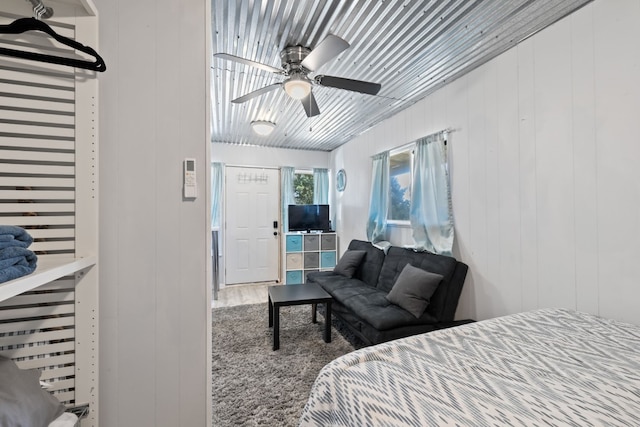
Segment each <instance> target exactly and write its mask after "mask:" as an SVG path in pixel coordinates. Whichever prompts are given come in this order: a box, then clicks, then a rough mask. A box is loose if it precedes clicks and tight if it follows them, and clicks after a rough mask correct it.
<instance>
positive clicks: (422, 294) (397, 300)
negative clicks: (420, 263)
mask: <svg viewBox="0 0 640 427" xmlns="http://www.w3.org/2000/svg"><path fill="white" fill-rule="evenodd" d="M441 281H442V276H441V275H439V274H435V273H429V272H428V271H424V270H422V269H420V268H417V267H414V266H412V265H411V264H407V265H405V266H404V268H403V269H402V272H401V273H400V275H399V276H398V279H397V280H396V283H395V284H394V285H393V288H391V291H390V292H389V294H387V299H388V300H389V301H390V302H392V303H393V304H396V305H399V306H400V307H402V308H404V309H405V310H407V311H408V312H409V313H411V314H413V315H414V316H415V317H416V318H417V317H420V316H422V313H424V310H425V309H426V308H427V306H428V305H429V299H430V298H431V296H432V295H433V293H434V292H435V291H436V288H437V287H438V285H439V284H440V282H441Z"/></svg>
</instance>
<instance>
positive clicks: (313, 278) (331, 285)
mask: <svg viewBox="0 0 640 427" xmlns="http://www.w3.org/2000/svg"><path fill="white" fill-rule="evenodd" d="M307 282H311V283H317V284H318V285H320V287H322V289H324V290H325V291H327V292H328V293H329V294H331V295H332V296H333V293H334V291H335V290H336V289H343V288H344V289H348V288H357V289H361V288H364V289H367V288H372V289H375V288H374V287H372V286H368V285H365V284H364V283H363V282H362V281H361V280H358V279H352V278H349V277H345V276H343V275H341V274H338V273H335V272H333V271H315V272H313V273H309V274H307Z"/></svg>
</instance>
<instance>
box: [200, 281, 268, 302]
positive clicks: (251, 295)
mask: <svg viewBox="0 0 640 427" xmlns="http://www.w3.org/2000/svg"><path fill="white" fill-rule="evenodd" d="M277 284H278V283H274V282H261V283H247V284H242V285H229V286H225V287H224V288H223V289H220V291H218V299H217V300H213V303H212V304H211V308H218V307H232V306H235V305H244V304H257V303H261V302H267V287H269V286H274V285H277Z"/></svg>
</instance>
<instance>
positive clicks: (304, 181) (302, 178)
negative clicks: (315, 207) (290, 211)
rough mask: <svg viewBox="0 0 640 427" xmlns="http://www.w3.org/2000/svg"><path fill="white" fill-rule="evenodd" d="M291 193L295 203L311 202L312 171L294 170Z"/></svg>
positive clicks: (306, 203) (310, 203)
mask: <svg viewBox="0 0 640 427" xmlns="http://www.w3.org/2000/svg"><path fill="white" fill-rule="evenodd" d="M293 194H294V196H295V199H296V205H312V204H313V172H312V171H296V173H295V176H294V178H293Z"/></svg>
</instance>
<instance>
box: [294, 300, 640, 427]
mask: <svg viewBox="0 0 640 427" xmlns="http://www.w3.org/2000/svg"><path fill="white" fill-rule="evenodd" d="M639 425H640V327H639V326H635V325H630V324H626V323H622V322H617V321H613V320H608V319H603V318H601V317H597V316H593V315H589V314H584V313H578V312H575V311H570V310H559V309H542V310H535V311H531V312H525V313H520V314H515V315H511V316H506V317H501V318H496V319H491V320H486V321H482V322H477V323H473V324H468V325H464V326H459V327H457V328H451V329H445V330H441V331H436V332H431V333H428V334H423V335H418V336H413V337H409V338H404V339H400V340H396V341H392V342H388V343H385V344H380V345H377V346H373V347H367V348H364V349H361V350H358V351H355V352H353V353H350V354H347V355H345V356H342V357H340V358H338V359H336V360H334V361H333V362H331V363H329V364H328V365H326V366H325V367H324V368H323V370H322V371H321V372H320V373H319V375H318V377H317V379H316V382H315V384H314V385H313V388H312V391H311V394H310V396H309V400H308V402H307V404H306V406H305V408H304V411H303V414H302V417H301V420H300V426H323V427H327V426H345V427H346V426H402V427H405V426H419V427H424V426H474V427H479V426H639Z"/></svg>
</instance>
